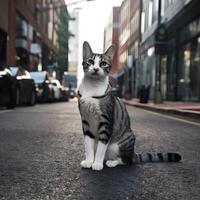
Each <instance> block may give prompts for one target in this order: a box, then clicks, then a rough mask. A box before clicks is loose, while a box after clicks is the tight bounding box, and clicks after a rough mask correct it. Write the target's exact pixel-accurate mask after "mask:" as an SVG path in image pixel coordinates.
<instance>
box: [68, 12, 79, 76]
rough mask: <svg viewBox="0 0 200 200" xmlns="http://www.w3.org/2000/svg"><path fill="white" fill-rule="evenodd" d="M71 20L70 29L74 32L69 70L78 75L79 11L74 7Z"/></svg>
mask: <svg viewBox="0 0 200 200" xmlns="http://www.w3.org/2000/svg"><path fill="white" fill-rule="evenodd" d="M70 16H71V18H72V19H71V20H70V21H69V31H70V32H71V33H72V34H73V36H72V37H70V38H69V65H68V71H69V72H73V73H74V74H76V75H77V67H78V62H79V12H78V10H77V9H74V10H73V11H72V12H71V13H70Z"/></svg>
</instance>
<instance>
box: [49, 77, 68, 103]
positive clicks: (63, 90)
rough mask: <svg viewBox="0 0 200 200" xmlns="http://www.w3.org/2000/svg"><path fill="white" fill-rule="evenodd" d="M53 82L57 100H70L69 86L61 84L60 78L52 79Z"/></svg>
mask: <svg viewBox="0 0 200 200" xmlns="http://www.w3.org/2000/svg"><path fill="white" fill-rule="evenodd" d="M51 84H52V85H53V88H54V97H55V98H56V100H61V101H68V100H69V88H67V87H64V86H63V85H61V84H60V82H59V80H56V79H53V80H51Z"/></svg>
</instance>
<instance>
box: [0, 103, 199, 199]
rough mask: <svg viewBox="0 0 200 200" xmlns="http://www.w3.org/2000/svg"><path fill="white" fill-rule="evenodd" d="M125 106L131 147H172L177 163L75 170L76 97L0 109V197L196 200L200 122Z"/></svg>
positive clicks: (78, 138)
mask: <svg viewBox="0 0 200 200" xmlns="http://www.w3.org/2000/svg"><path fill="white" fill-rule="evenodd" d="M127 108H128V111H129V113H130V116H131V122H132V128H133V130H134V131H135V134H136V152H149V151H158V152H178V153H180V154H181V155H182V157H183V160H182V162H181V163H145V164H138V165H135V166H133V165H132V166H118V167H116V168H112V169H110V168H106V167H105V168H104V169H103V171H92V170H90V169H81V167H80V162H81V161H82V160H83V158H84V145H83V135H82V131H81V123H80V116H79V113H78V109H77V102H76V101H71V102H65V103H54V104H40V105H36V106H34V107H21V108H16V109H15V110H10V111H6V110H5V111H4V110H0V200H4V199H6V200H7V199H8V200H33V199H34V200H53V199H56V200H63V199H66V200H71V199H73V200H127V199H136V200H165V199H168V200H199V199H200V171H199V169H200V125H198V124H196V125H195V124H190V123H186V122H183V121H178V120H175V119H169V118H166V117H165V116H163V115H160V114H153V113H151V112H148V111H145V110H142V109H138V108H134V107H129V106H128V107H127Z"/></svg>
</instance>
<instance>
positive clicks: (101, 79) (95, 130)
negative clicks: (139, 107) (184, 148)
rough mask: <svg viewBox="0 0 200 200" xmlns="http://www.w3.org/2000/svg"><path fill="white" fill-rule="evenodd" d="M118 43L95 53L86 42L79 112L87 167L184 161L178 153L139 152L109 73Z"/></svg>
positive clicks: (79, 92) (82, 163)
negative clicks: (113, 88)
mask: <svg viewBox="0 0 200 200" xmlns="http://www.w3.org/2000/svg"><path fill="white" fill-rule="evenodd" d="M113 56H114V46H110V47H109V48H108V49H107V51H105V53H103V54H96V53H93V51H92V49H91V47H90V45H89V43H88V42H86V41H85V42H84V43H83V63H82V65H83V70H84V77H83V79H82V82H81V84H80V86H79V90H78V94H79V101H78V104H79V111H80V115H81V120H82V129H83V133H84V142H85V157H86V158H85V160H83V161H82V162H81V166H82V167H83V168H92V169H93V170H102V169H103V166H104V162H105V164H106V165H107V166H108V167H116V166H117V165H124V164H131V163H139V162H146V161H151V162H154V161H180V160H181V156H180V155H179V154H176V153H167V154H162V153H147V154H136V153H135V151H134V146H135V135H134V133H133V131H132V130H131V124H130V118H129V115H128V112H127V110H126V107H125V105H124V104H123V102H122V101H121V100H120V99H119V98H118V97H116V96H114V95H113V94H112V93H111V86H110V84H109V72H110V69H111V66H112V59H113Z"/></svg>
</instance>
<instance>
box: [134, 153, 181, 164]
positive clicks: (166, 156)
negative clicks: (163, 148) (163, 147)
mask: <svg viewBox="0 0 200 200" xmlns="http://www.w3.org/2000/svg"><path fill="white" fill-rule="evenodd" d="M180 160H181V156H180V155H179V154H178V153H144V154H140V153H136V154H135V157H134V162H135V163H142V162H179V161H180Z"/></svg>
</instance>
